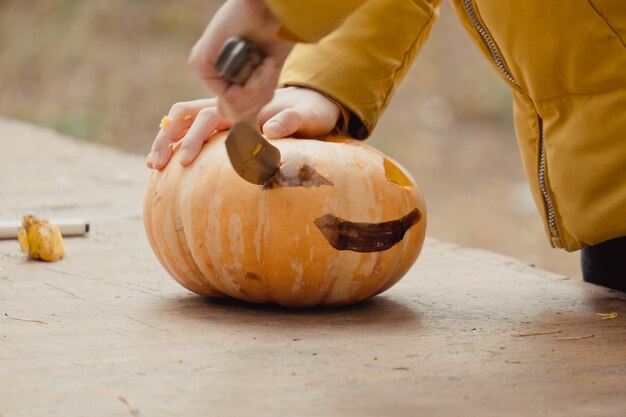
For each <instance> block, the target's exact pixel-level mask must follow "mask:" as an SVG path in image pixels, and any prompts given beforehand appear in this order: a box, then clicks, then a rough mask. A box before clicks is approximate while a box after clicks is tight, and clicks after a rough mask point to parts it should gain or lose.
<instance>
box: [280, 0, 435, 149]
mask: <svg viewBox="0 0 626 417" xmlns="http://www.w3.org/2000/svg"><path fill="white" fill-rule="evenodd" d="M439 3H440V0H369V1H368V2H367V3H365V4H364V5H362V6H361V7H360V8H359V9H357V10H356V11H355V12H354V13H353V14H351V15H350V16H349V17H348V18H347V19H346V20H345V21H344V22H343V24H342V25H341V26H340V27H339V28H338V29H337V30H335V31H334V32H332V33H331V34H330V35H328V36H327V37H325V38H323V39H322V40H320V41H319V42H318V43H316V44H299V45H297V46H296V47H295V48H294V49H293V50H292V52H291V54H290V56H289V57H288V59H287V61H286V62H285V66H284V68H283V72H282V74H281V77H280V84H281V85H293V86H300V87H306V88H310V89H313V90H316V91H319V92H321V93H322V94H324V95H326V96H328V97H331V98H332V99H333V100H335V101H336V102H337V103H338V104H340V105H341V107H343V111H342V113H343V117H342V119H343V120H342V121H341V122H340V125H341V126H340V127H341V128H342V133H345V134H349V135H350V136H352V137H356V138H365V137H367V136H369V135H370V133H371V131H372V129H373V128H374V126H375V125H376V123H377V121H378V119H379V117H380V115H381V113H382V112H383V111H384V109H385V107H386V106H387V104H388V103H389V100H390V99H391V97H392V96H393V93H394V92H395V90H396V87H397V86H398V84H399V82H400V81H401V79H402V78H403V76H404V75H405V73H406V71H407V70H408V68H409V66H410V64H411V63H412V61H413V59H414V58H415V56H416V54H417V52H418V51H419V49H420V47H421V46H422V44H423V42H424V40H425V39H426V37H427V36H428V33H429V31H430V29H431V27H432V24H433V23H434V21H435V19H436V17H437V12H438V10H437V6H438V4H439Z"/></svg>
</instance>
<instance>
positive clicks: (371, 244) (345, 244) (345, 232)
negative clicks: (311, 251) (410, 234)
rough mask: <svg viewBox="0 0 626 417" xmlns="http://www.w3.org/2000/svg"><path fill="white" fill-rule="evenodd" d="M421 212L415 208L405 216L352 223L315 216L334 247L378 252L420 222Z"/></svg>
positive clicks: (336, 218)
mask: <svg viewBox="0 0 626 417" xmlns="http://www.w3.org/2000/svg"><path fill="white" fill-rule="evenodd" d="M421 219H422V213H421V212H420V211H419V209H417V208H415V209H413V210H412V211H410V212H409V213H408V214H406V215H405V216H403V217H401V218H399V219H397V220H391V221H388V222H382V223H355V222H351V221H348V220H344V219H341V218H339V217H337V216H335V215H333V214H326V215H324V216H321V217H319V218H317V219H316V220H315V225H316V226H317V228H318V229H319V230H320V231H321V232H322V234H323V235H324V237H325V238H326V240H327V241H328V243H330V245H331V246H332V247H333V248H335V249H337V250H351V251H355V252H380V251H384V250H387V249H389V248H391V247H392V246H394V245H395V244H396V243H398V242H400V241H401V240H402V239H403V238H404V235H405V233H406V232H407V230H409V229H410V228H411V227H412V226H414V225H415V224H417V223H419V221H420V220H421Z"/></svg>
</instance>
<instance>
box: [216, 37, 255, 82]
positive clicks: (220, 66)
mask: <svg viewBox="0 0 626 417" xmlns="http://www.w3.org/2000/svg"><path fill="white" fill-rule="evenodd" d="M264 58H265V54H264V53H263V51H262V50H261V49H260V48H259V47H257V46H256V45H254V44H253V43H250V42H248V41H246V40H244V39H241V38H238V37H236V36H233V37H231V38H228V40H227V41H226V43H224V46H222V49H221V51H220V53H219V55H218V57H217V62H216V63H215V70H216V71H217V73H218V74H219V75H220V76H221V77H222V78H224V79H225V80H226V81H228V82H230V83H233V84H238V85H244V84H245V83H246V81H248V78H250V75H252V73H253V72H254V70H255V68H256V67H258V66H259V65H260V64H261V62H263V59H264Z"/></svg>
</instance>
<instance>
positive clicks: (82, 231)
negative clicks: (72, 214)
mask: <svg viewBox="0 0 626 417" xmlns="http://www.w3.org/2000/svg"><path fill="white" fill-rule="evenodd" d="M49 222H50V223H52V224H54V225H56V226H58V227H59V230H60V231H61V236H63V237H68V236H84V235H86V234H87V233H89V223H88V222H87V221H86V220H84V219H50V220H49ZM20 227H22V222H21V221H20V220H8V221H7V220H0V239H17V230H18V229H19V228H20Z"/></svg>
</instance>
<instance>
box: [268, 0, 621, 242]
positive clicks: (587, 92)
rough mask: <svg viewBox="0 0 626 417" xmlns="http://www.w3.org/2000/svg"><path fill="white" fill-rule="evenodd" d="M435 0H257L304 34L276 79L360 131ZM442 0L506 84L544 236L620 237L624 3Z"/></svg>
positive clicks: (293, 32)
mask: <svg viewBox="0 0 626 417" xmlns="http://www.w3.org/2000/svg"><path fill="white" fill-rule="evenodd" d="M439 2H440V0H431V1H428V0H367V1H344V2H342V1H339V2H338V1H336V0H333V1H329V0H318V1H315V2H297V4H296V3H294V2H288V1H285V0H267V3H268V4H269V6H270V8H271V9H272V11H273V12H274V13H275V14H276V16H277V17H278V18H279V19H280V20H281V22H282V32H283V33H287V34H289V35H288V36H289V37H291V38H296V39H299V40H300V41H302V42H309V43H302V44H299V45H298V46H296V48H294V51H293V52H292V54H291V55H290V57H289V59H288V61H287V63H286V65H285V68H284V70H283V74H282V76H281V83H282V84H283V85H296V86H304V87H309V88H312V89H315V90H318V91H320V92H322V93H324V94H326V95H327V96H328V97H330V98H331V99H333V100H335V101H336V102H337V103H338V104H340V107H341V108H342V110H343V114H344V117H343V119H342V120H343V122H342V126H341V127H342V128H343V129H344V131H345V132H346V133H349V134H350V135H351V136H353V137H357V138H364V137H367V136H368V135H369V134H370V132H371V130H372V129H373V128H374V126H375V125H376V122H377V120H378V118H379V116H380V114H381V112H382V111H383V110H384V108H385V106H386V105H387V103H388V102H389V99H390V98H391V96H392V95H393V92H394V90H395V88H396V87H397V85H398V83H399V81H400V80H401V78H402V76H403V75H404V74H405V72H406V70H407V67H408V66H409V65H410V63H411V62H412V60H413V58H414V56H415V54H416V53H417V51H418V50H419V48H420V46H421V45H422V43H423V42H424V40H425V39H426V37H427V35H428V32H429V30H430V28H431V26H432V24H433V22H434V20H435V18H436V16H437V5H438V4H439ZM451 2H452V5H453V7H454V9H455V10H456V12H457V14H458V16H459V17H460V19H461V22H462V23H463V25H464V26H465V28H466V29H467V31H468V32H469V34H470V36H471V37H472V38H473V40H474V41H475V42H476V44H477V45H478V46H479V48H480V49H481V51H482V52H483V54H484V55H485V56H486V57H487V59H488V60H489V61H490V62H491V63H492V64H493V67H494V68H495V69H496V71H498V73H499V74H500V75H501V76H502V78H503V79H504V80H505V82H506V83H507V84H508V85H509V86H510V87H511V89H512V91H513V102H514V103H513V108H514V120H515V130H516V136H517V140H518V143H519V148H520V150H521V152H522V157H523V161H524V168H525V171H526V174H527V177H528V180H529V183H530V185H531V189H532V191H533V196H534V198H535V201H536V203H537V207H538V208H539V210H540V212H541V213H542V214H543V217H544V220H545V229H546V233H547V235H548V236H549V238H550V241H551V243H552V245H553V246H554V247H559V248H564V249H566V250H576V249H579V248H581V247H584V246H588V245H594V244H597V243H600V242H602V241H605V240H609V239H612V238H616V237H620V236H626V43H625V42H626V1H623V0H568V1H567V2H564V1H562V0H509V1H502V0H451ZM337 4H341V7H340V8H338V7H337ZM303 5H306V6H303ZM328 11H332V12H328ZM327 33H329V34H328V35H327V36H325V35H326V34H327Z"/></svg>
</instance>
